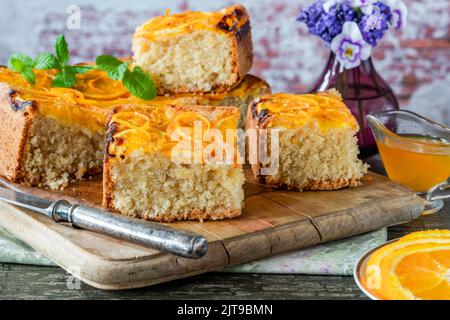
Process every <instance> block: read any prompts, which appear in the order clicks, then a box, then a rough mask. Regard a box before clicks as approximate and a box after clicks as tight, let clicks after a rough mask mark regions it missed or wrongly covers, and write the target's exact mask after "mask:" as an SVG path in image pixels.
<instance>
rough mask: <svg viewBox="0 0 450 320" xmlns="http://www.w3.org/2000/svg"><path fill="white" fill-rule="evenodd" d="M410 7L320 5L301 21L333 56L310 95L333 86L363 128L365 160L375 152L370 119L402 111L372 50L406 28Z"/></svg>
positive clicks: (369, 1)
mask: <svg viewBox="0 0 450 320" xmlns="http://www.w3.org/2000/svg"><path fill="white" fill-rule="evenodd" d="M406 18H407V8H406V5H405V4H404V2H403V1H401V0H378V1H373V0H317V1H314V2H313V3H312V4H311V5H310V6H308V7H306V8H304V9H302V10H301V12H300V15H299V16H298V18H297V20H298V21H300V22H303V23H305V24H306V26H307V27H308V30H309V32H310V33H311V34H314V35H317V36H319V37H320V38H322V40H323V41H324V42H325V45H326V46H327V47H328V48H329V49H330V51H331V54H330V58H329V61H328V63H327V66H326V68H325V70H324V71H323V72H322V75H321V77H320V78H319V80H318V81H317V82H316V84H315V85H314V86H313V89H312V91H324V90H327V89H329V88H332V87H335V88H336V89H337V90H338V91H339V92H340V93H341V95H342V97H343V99H344V101H345V102H346V104H347V106H348V107H349V108H350V109H351V110H352V112H353V114H354V115H355V117H356V118H357V119H358V122H359V124H360V127H361V131H360V133H359V134H358V140H359V145H360V149H361V155H362V157H367V156H370V155H373V154H375V153H376V151H377V149H376V144H375V140H374V138H373V135H372V132H371V131H370V128H369V127H368V125H367V120H366V115H367V114H369V113H373V112H378V111H381V110H390V109H398V102H397V99H396V98H395V95H394V93H393V91H392V89H391V88H390V87H389V85H388V84H387V83H386V82H385V81H384V80H383V79H382V78H381V76H380V75H379V74H378V73H377V72H376V71H375V68H374V66H373V63H372V60H371V53H372V48H373V47H375V46H376V45H377V43H378V42H379V41H380V40H381V39H382V38H383V36H384V35H385V33H386V31H387V30H388V29H389V28H394V29H400V28H402V27H404V26H405V24H406Z"/></svg>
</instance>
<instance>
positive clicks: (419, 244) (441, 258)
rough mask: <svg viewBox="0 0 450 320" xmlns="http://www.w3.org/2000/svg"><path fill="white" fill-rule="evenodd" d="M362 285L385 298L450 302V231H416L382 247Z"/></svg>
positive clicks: (371, 257) (375, 255) (366, 269)
mask: <svg viewBox="0 0 450 320" xmlns="http://www.w3.org/2000/svg"><path fill="white" fill-rule="evenodd" d="M362 282H363V285H364V287H365V288H366V289H368V290H369V291H370V292H371V293H374V294H375V296H379V297H383V298H385V299H441V298H442V299H445V298H446V299H450V287H449V285H450V230H430V231H421V232H414V233H411V234H409V235H407V236H405V237H403V238H401V239H399V240H397V241H395V242H393V243H390V244H388V245H385V246H383V247H381V248H380V249H378V250H376V251H375V252H373V253H372V254H371V255H370V257H369V259H368V260H367V264H366V268H365V278H364V279H363V281H362ZM435 288H438V289H439V290H438V291H435Z"/></svg>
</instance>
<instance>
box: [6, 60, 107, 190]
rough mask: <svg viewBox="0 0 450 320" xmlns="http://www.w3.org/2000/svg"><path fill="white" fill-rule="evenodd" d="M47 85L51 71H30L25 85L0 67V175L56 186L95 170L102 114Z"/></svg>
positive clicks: (80, 99)
mask: <svg viewBox="0 0 450 320" xmlns="http://www.w3.org/2000/svg"><path fill="white" fill-rule="evenodd" d="M50 84H51V73H47V72H44V71H40V72H36V84H35V85H31V84H29V83H28V82H26V81H25V80H24V79H23V78H22V77H21V76H20V75H19V74H17V73H15V72H13V71H11V70H9V69H6V68H1V67H0V148H1V152H0V175H2V176H4V177H5V178H7V179H9V180H11V181H13V182H21V183H24V184H27V185H31V186H39V187H44V188H50V189H58V188H61V187H63V186H66V185H67V184H68V182H69V181H70V180H71V179H81V178H82V177H83V176H87V175H90V174H94V173H100V172H101V170H102V159H103V152H102V149H103V146H104V131H105V129H104V125H105V120H106V115H107V112H106V110H97V109H95V108H92V107H90V106H89V105H88V104H85V100H84V98H83V97H82V95H80V93H79V92H78V91H76V90H73V89H62V88H52V87H51V86H50Z"/></svg>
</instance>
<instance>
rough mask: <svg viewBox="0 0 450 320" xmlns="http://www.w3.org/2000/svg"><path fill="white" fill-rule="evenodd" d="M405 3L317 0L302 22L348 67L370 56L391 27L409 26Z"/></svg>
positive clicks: (303, 13)
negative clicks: (406, 24)
mask: <svg viewBox="0 0 450 320" xmlns="http://www.w3.org/2000/svg"><path fill="white" fill-rule="evenodd" d="M406 16H407V9H406V6H405V4H404V3H403V1H402V0H316V1H314V2H313V3H312V4H311V5H309V6H308V7H307V8H304V9H303V10H301V11H300V15H299V16H298V17H297V20H298V21H301V22H304V23H305V24H306V26H307V27H308V30H309V32H310V33H312V34H314V35H317V36H319V37H321V38H322V39H323V40H324V41H325V43H326V44H328V45H329V46H330V48H331V50H332V51H334V52H335V53H336V56H337V57H338V60H339V62H341V64H342V66H343V67H345V68H349V67H352V66H357V65H359V64H360V61H361V60H365V59H367V58H368V57H369V55H370V52H371V46H376V45H377V43H378V41H379V40H380V39H381V38H383V36H384V34H385V32H386V30H387V29H388V28H389V26H394V27H396V28H400V27H402V26H404V25H405V22H406Z"/></svg>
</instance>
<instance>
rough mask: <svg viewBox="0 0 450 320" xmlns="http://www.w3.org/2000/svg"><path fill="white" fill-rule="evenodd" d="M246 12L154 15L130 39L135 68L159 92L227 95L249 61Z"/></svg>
mask: <svg viewBox="0 0 450 320" xmlns="http://www.w3.org/2000/svg"><path fill="white" fill-rule="evenodd" d="M252 50H253V48H252V39H251V27H250V20H249V15H248V13H247V10H246V9H245V8H244V7H243V6H241V5H233V6H231V7H228V8H225V9H223V10H220V11H217V12H191V11H187V12H184V13H180V14H173V15H170V14H169V13H168V12H167V14H166V15H165V16H160V17H155V18H152V19H150V20H149V21H147V22H146V23H144V24H143V25H141V26H139V27H138V28H137V29H136V32H135V34H134V36H133V54H134V59H135V61H136V64H137V65H138V66H140V67H141V68H142V69H143V70H144V71H146V72H147V73H148V74H149V75H150V76H151V77H152V79H153V80H154V81H155V83H156V85H157V87H158V90H159V93H167V92H171V93H186V92H209V91H217V92H218V91H226V90H229V89H230V88H232V87H233V86H235V85H236V84H237V83H238V82H239V81H241V80H242V79H243V77H244V75H245V74H246V73H247V72H248V71H249V70H250V68H251V66H252V62H253V52H252Z"/></svg>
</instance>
